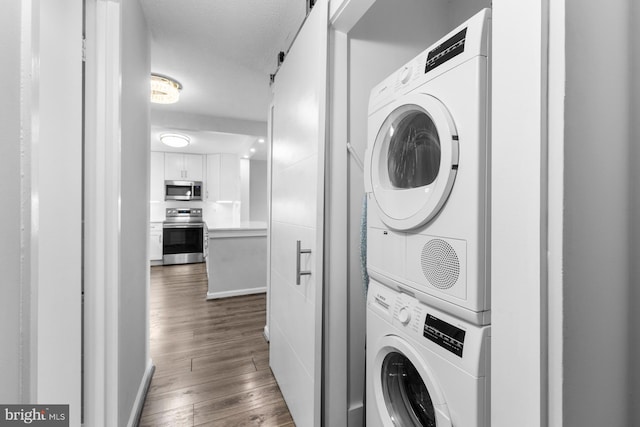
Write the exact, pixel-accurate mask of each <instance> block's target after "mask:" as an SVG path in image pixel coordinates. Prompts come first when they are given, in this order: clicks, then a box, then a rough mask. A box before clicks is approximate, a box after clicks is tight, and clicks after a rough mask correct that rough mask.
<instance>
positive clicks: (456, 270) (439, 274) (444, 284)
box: [421, 239, 460, 289]
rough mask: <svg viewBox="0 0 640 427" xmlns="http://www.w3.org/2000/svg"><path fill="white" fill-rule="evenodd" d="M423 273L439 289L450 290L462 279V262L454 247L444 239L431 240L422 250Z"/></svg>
mask: <svg viewBox="0 0 640 427" xmlns="http://www.w3.org/2000/svg"><path fill="white" fill-rule="evenodd" d="M421 261H422V273H423V274H424V277H426V278H427V280H428V281H429V283H431V284H432V285H433V286H435V287H436V288H438V289H449V288H451V287H452V286H453V285H455V284H456V282H457V281H458V277H460V260H458V255H457V254H456V251H455V250H454V249H453V247H452V246H451V245H450V244H449V243H447V242H445V241H444V240H442V239H433V240H429V241H428V242H427V243H426V244H425V245H424V247H423V248H422V256H421Z"/></svg>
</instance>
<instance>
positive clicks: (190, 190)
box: [164, 181, 202, 201]
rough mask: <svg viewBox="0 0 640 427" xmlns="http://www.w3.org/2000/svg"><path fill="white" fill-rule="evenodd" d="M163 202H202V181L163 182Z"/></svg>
mask: <svg viewBox="0 0 640 427" xmlns="http://www.w3.org/2000/svg"><path fill="white" fill-rule="evenodd" d="M164 199H165V200H183V201H184V200H202V181H165V182H164Z"/></svg>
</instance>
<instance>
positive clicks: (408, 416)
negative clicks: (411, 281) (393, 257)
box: [366, 281, 491, 427]
mask: <svg viewBox="0 0 640 427" xmlns="http://www.w3.org/2000/svg"><path fill="white" fill-rule="evenodd" d="M490 333H491V327H490V326H477V325H473V324H471V323H468V322H464V321H461V320H460V319H458V318H456V317H454V316H451V315H449V314H447V313H445V312H442V311H440V310H437V309H435V308H431V307H429V306H426V305H424V304H422V303H421V302H419V301H418V300H417V299H416V298H414V297H412V296H410V295H407V294H405V293H401V292H398V291H395V290H393V289H391V288H388V287H386V286H384V285H381V284H380V283H377V282H376V281H372V282H371V284H370V287H369V293H368V296H367V361H366V363H367V381H366V393H367V399H366V421H367V422H366V425H367V427H393V426H395V427H453V426H455V427H489V426H490V375H489V374H490Z"/></svg>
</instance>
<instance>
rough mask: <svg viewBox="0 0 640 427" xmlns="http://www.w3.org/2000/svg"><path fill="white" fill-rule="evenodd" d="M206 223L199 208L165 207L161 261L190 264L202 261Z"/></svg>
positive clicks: (164, 262)
mask: <svg viewBox="0 0 640 427" xmlns="http://www.w3.org/2000/svg"><path fill="white" fill-rule="evenodd" d="M205 229H206V224H205V223H204V222H203V221H202V209H200V208H167V210H166V219H165V221H164V223H163V224H162V263H163V264H164V265H169V264H190V263H196V262H203V261H204V252H205V250H204V249H205V247H204V244H205V242H204V236H205V235H206V232H205Z"/></svg>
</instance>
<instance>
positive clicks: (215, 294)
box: [207, 286, 267, 329]
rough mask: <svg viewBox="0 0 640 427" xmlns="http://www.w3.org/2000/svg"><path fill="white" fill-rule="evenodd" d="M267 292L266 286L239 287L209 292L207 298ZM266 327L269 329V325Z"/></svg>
mask: <svg viewBox="0 0 640 427" xmlns="http://www.w3.org/2000/svg"><path fill="white" fill-rule="evenodd" d="M265 292H267V287H266V286H262V287H259V288H247V289H239V290H237V291H222V292H207V299H208V300H212V299H219V298H228V297H239V296H242V295H253V294H263V293H265ZM265 329H267V326H265Z"/></svg>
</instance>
